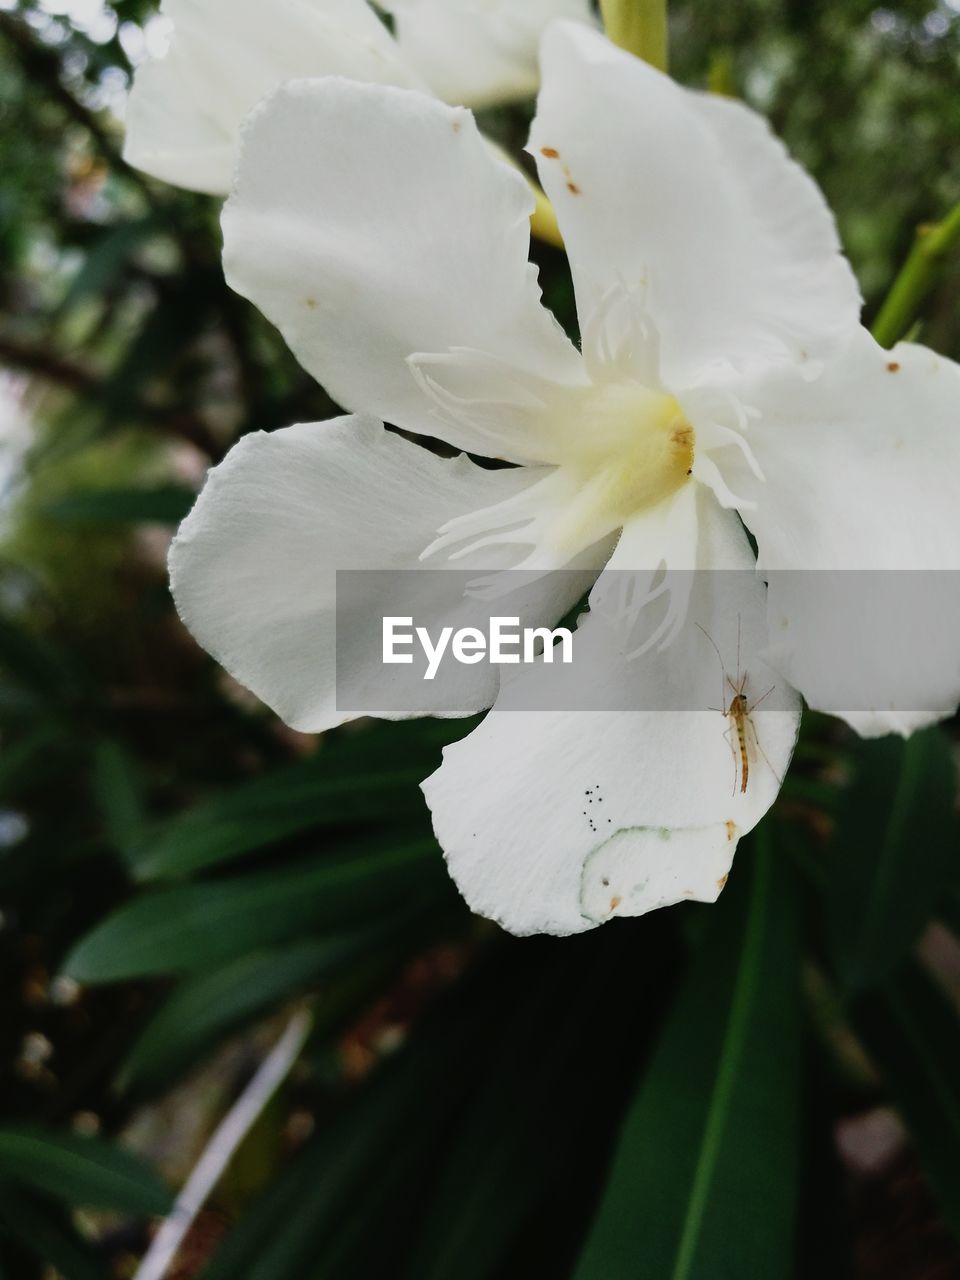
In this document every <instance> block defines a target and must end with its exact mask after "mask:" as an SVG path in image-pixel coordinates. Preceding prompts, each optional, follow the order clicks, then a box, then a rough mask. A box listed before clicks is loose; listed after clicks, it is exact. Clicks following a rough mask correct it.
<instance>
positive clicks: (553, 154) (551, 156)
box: [540, 147, 560, 160]
mask: <svg viewBox="0 0 960 1280" xmlns="http://www.w3.org/2000/svg"><path fill="white" fill-rule="evenodd" d="M540 154H541V155H542V156H546V157H547V159H548V160H556V159H557V158H558V157H559V155H560V152H559V151H558V150H557V148H556V147H541V148H540Z"/></svg>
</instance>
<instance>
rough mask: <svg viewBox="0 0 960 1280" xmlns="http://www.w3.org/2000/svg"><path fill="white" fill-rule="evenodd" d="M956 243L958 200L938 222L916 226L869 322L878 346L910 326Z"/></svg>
mask: <svg viewBox="0 0 960 1280" xmlns="http://www.w3.org/2000/svg"><path fill="white" fill-rule="evenodd" d="M958 243H960V204H957V205H955V206H954V208H953V209H951V211H950V212H949V213H948V214H947V216H946V217H945V218H944V219H943V221H942V222H935V223H932V224H928V225H926V226H922V227H918V228H917V237H916V240H915V241H914V245H913V249H912V250H911V251H910V256H909V257H908V258H907V260H906V262H905V263H904V264H903V267H902V269H901V271H900V274H899V275H898V276H897V278H896V280H894V282H893V287H892V288H891V290H890V292H889V293H888V294H887V299H886V301H885V302H884V304H883V306H882V307H881V308H880V314H879V315H878V316H877V318H876V320H875V321H874V322H873V336H874V337H875V338H876V340H877V342H879V343H880V345H881V347H892V346H893V345H894V343H896V342H899V341H900V339H901V338H902V337H903V336H904V334H905V333H906V332H907V330H908V329H909V328H910V326H911V324H912V323H913V321H914V320H915V319H916V316H917V313H918V312H919V310H920V308H921V306H922V305H923V303H924V301H925V299H926V297H927V294H928V293H929V292H930V290H931V289H932V288H933V286H934V285H935V284H936V282H937V279H938V277H939V275H940V272H941V269H942V267H943V264H944V261H945V260H946V258H947V257H948V256H949V254H950V252H951V251H952V250H953V249H954V248H955V247H956V246H957V244H958Z"/></svg>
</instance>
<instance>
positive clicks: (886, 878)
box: [826, 728, 957, 991]
mask: <svg viewBox="0 0 960 1280" xmlns="http://www.w3.org/2000/svg"><path fill="white" fill-rule="evenodd" d="M956 789H957V786H956V771H955V768H954V764H953V759H952V754H951V750H950V744H949V742H948V740H947V738H946V736H945V735H944V734H943V732H942V731H941V730H940V729H937V728H932V729H927V730H924V731H923V732H921V733H915V734H914V735H913V736H912V737H911V738H909V739H908V740H907V741H904V740H903V739H901V738H897V737H888V738H879V739H877V740H875V741H872V742H864V743H862V744H861V747H860V751H859V758H858V767H857V770H856V774H855V777H854V781H853V784H852V786H851V787H850V788H849V789H848V790H847V792H846V794H845V796H844V799H843V802H842V805H841V808H840V813H839V816H838V820H837V829H836V835H835V838H834V840H833V844H832V848H831V850H830V853H829V865H830V868H831V871H830V875H829V879H828V884H827V904H826V905H827V919H828V922H829V927H830V935H831V940H832V944H833V951H834V955H835V957H836V965H837V970H838V974H839V977H840V979H841V982H842V984H843V985H844V987H845V988H846V989H847V990H848V991H858V990H862V989H863V988H865V987H867V986H870V985H872V984H876V983H878V982H880V981H881V980H882V979H883V978H884V977H886V975H887V974H889V973H892V972H893V970H894V969H895V968H896V966H897V964H898V963H899V961H900V960H901V958H902V957H903V956H904V955H905V953H906V952H907V951H908V950H909V949H910V947H912V946H913V944H914V942H915V941H916V939H917V937H918V936H919V934H920V931H921V929H922V928H923V926H924V924H926V923H927V921H928V920H929V919H930V918H931V916H932V915H933V914H934V911H935V909H936V907H937V904H938V902H939V900H940V898H941V897H942V895H943V892H944V889H945V887H946V885H947V883H948V882H949V879H950V877H951V875H952V874H953V864H954V851H955V849H956V847H957V823H956V817H955V815H954V801H955V797H956Z"/></svg>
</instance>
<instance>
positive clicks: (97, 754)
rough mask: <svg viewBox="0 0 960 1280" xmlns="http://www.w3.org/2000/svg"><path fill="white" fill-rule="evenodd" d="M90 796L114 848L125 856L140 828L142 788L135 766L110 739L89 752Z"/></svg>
mask: <svg viewBox="0 0 960 1280" xmlns="http://www.w3.org/2000/svg"><path fill="white" fill-rule="evenodd" d="M92 785H93V792H94V795H95V797H96V800H97V803H98V805H99V807H100V810H101V812H102V813H103V818H104V823H105V825H106V828H107V835H108V836H109V838H110V840H111V842H112V844H113V846H114V848H116V849H117V850H118V851H119V852H121V853H124V854H126V853H127V851H128V850H129V849H130V848H131V847H132V846H133V845H134V844H135V843H136V841H137V839H138V837H139V836H140V833H141V831H142V830H143V826H144V794H143V792H144V784H143V777H142V775H141V772H140V768H139V765H138V762H137V761H136V760H135V759H134V757H133V756H132V755H131V754H130V752H129V751H127V749H126V748H125V747H124V746H123V745H122V744H121V743H119V742H116V741H114V740H113V739H112V738H103V739H101V740H100V741H99V742H98V743H97V744H96V745H95V747H94V752H93V776H92Z"/></svg>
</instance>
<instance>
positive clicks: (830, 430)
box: [713, 332, 960, 733]
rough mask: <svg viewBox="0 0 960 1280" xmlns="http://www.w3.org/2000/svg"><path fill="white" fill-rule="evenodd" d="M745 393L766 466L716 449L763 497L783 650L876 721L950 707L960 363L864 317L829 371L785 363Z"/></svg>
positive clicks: (747, 495)
mask: <svg viewBox="0 0 960 1280" xmlns="http://www.w3.org/2000/svg"><path fill="white" fill-rule="evenodd" d="M742 393H743V398H744V400H745V401H746V402H747V403H748V404H750V405H751V406H752V407H753V408H754V410H756V414H757V416H756V417H755V418H754V420H753V421H752V422H751V424H750V426H749V428H748V431H747V441H748V443H749V446H750V451H751V453H752V454H753V456H754V457H755V459H756V462H757V463H758V464H759V469H760V471H761V473H762V475H763V477H764V479H763V480H760V479H758V477H757V475H756V474H755V473H754V471H753V470H752V468H751V467H750V465H749V463H748V462H747V460H746V459H745V458H744V456H743V454H742V453H741V451H740V450H739V449H736V448H726V449H721V450H719V451H717V452H715V453H714V455H713V457H714V460H715V461H716V463H717V465H718V466H719V468H720V470H721V473H722V475H723V478H724V480H725V482H726V483H727V484H728V485H729V487H730V488H731V489H732V490H733V491H734V492H735V493H736V494H738V495H740V496H741V497H742V498H743V499H745V500H746V501H748V502H750V503H751V504H752V505H751V507H750V508H747V507H744V510H743V518H744V520H745V521H746V523H747V525H748V526H749V528H750V529H751V531H752V532H753V534H754V535H755V537H756V539H757V546H758V551H759V562H760V565H761V567H762V568H763V569H764V570H765V571H769V573H770V581H771V589H770V608H771V635H774V636H776V637H777V641H776V646H775V649H774V650H772V656H773V657H774V658H775V660H776V662H777V665H778V666H779V667H780V669H781V670H783V671H784V673H785V674H786V675H787V676H788V678H790V679H791V680H792V681H793V682H794V683H795V684H796V686H797V687H798V688H799V689H800V690H801V691H802V692H803V693H804V695H805V696H806V698H807V700H808V701H809V702H810V704H811V706H813V707H815V708H817V709H819V710H825V711H836V712H838V713H844V712H850V713H851V714H848V715H847V718H848V719H849V720H850V722H851V723H852V724H854V726H855V727H856V728H858V729H860V730H861V731H865V732H869V733H880V732H890V731H896V732H909V730H910V729H911V728H915V727H916V726H917V724H919V723H924V722H929V721H931V720H934V719H938V718H940V717H941V716H943V715H947V714H950V713H951V712H952V711H953V709H954V708H955V707H956V704H957V702H958V699H960V600H958V598H957V597H958V594H960V591H958V584H960V577H958V574H957V570H960V505H958V494H960V489H958V480H957V477H958V476H960V366H958V365H956V364H954V363H953V362H952V361H950V360H946V359H944V358H943V357H942V356H938V355H936V354H935V353H934V352H932V351H929V350H927V349H926V348H924V347H919V346H913V345H910V344H906V343H904V344H901V345H900V346H898V347H896V348H894V350H893V351H884V350H883V349H882V348H880V347H879V346H877V344H876V343H875V342H874V341H873V339H872V338H870V336H869V335H868V334H867V333H865V332H861V333H860V334H859V335H857V336H856V337H855V338H854V339H853V340H852V341H851V342H850V343H849V344H848V346H847V348H846V350H845V351H844V352H843V353H842V354H841V355H840V356H838V357H837V358H836V359H834V360H833V361H831V362H829V363H828V364H827V366H826V367H825V369H824V370H823V373H822V375H821V376H820V377H819V378H817V379H816V380H814V381H809V380H806V379H805V378H804V377H803V376H802V373H801V371H793V372H785V373H783V374H781V375H775V376H774V375H771V376H769V377H767V378H764V379H761V380H759V381H757V382H755V383H753V384H750V383H746V384H744V386H743V388H742ZM781 570H786V571H788V572H779V571H781ZM796 570H801V571H806V572H799V573H797V572H792V571H796ZM878 570H880V571H887V572H880V573H878V572H876V571H878ZM845 699H846V700H845ZM911 713H914V714H911Z"/></svg>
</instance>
